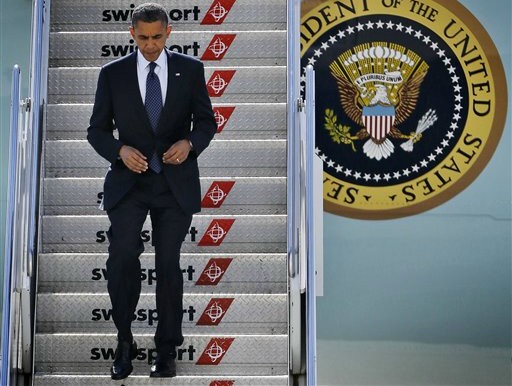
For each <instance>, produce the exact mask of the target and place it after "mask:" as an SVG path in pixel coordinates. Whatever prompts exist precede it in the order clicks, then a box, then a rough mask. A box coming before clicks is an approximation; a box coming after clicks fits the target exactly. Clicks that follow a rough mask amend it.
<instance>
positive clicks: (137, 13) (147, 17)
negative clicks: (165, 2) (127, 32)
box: [132, 3, 169, 27]
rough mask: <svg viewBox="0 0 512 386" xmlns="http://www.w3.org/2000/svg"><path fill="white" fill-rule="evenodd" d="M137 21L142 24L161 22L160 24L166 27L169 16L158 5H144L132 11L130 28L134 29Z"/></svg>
mask: <svg viewBox="0 0 512 386" xmlns="http://www.w3.org/2000/svg"><path fill="white" fill-rule="evenodd" d="M138 21H142V22H144V23H153V22H155V21H161V22H162V24H164V25H165V26H167V25H168V24H169V16H168V15H167V11H166V10H165V8H164V7H163V6H161V5H160V4H157V3H144V4H141V5H139V6H138V7H137V8H135V9H134V10H133V14H132V27H135V26H136V25H137V22H138Z"/></svg>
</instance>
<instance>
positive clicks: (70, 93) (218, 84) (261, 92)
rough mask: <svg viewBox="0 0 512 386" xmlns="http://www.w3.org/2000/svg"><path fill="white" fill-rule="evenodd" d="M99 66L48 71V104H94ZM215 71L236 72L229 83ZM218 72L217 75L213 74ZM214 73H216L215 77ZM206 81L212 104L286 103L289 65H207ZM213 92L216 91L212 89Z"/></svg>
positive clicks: (59, 68)
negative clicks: (287, 67)
mask: <svg viewBox="0 0 512 386" xmlns="http://www.w3.org/2000/svg"><path fill="white" fill-rule="evenodd" d="M99 71H100V68H99V67H85V68H74V67H58V68H50V69H49V70H48V103H93V102H94V94H95V92H96V85H97V80H98V74H99ZM216 71H234V72H232V73H230V74H231V75H232V79H231V80H230V81H229V82H228V81H227V77H226V75H223V74H219V73H218V72H217V73H214V72H216ZM214 74H215V75H214ZM212 75H214V76H212ZM205 78H206V83H207V84H214V86H215V93H213V94H212V98H211V99H212V103H221V102H222V103H231V102H238V103H241V102H253V103H254V102H266V103H276V102H281V103H284V102H286V67H285V66H268V67H265V66H255V67H249V66H246V67H235V66H228V67H210V66H209V65H206V66H205ZM212 92H213V91H212Z"/></svg>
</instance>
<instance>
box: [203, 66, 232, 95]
mask: <svg viewBox="0 0 512 386" xmlns="http://www.w3.org/2000/svg"><path fill="white" fill-rule="evenodd" d="M235 72H236V70H219V71H214V73H213V74H212V76H210V80H209V81H208V83H207V84H206V85H207V87H208V95H210V97H212V98H213V97H220V96H222V94H224V91H225V90H226V88H227V87H228V85H229V82H231V79H233V76H235Z"/></svg>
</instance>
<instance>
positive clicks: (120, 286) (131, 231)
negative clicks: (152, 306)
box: [107, 171, 192, 357]
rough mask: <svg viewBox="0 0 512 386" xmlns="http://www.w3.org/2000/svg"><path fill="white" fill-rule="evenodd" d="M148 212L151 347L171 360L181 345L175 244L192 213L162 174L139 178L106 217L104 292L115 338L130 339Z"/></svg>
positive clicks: (180, 295)
mask: <svg viewBox="0 0 512 386" xmlns="http://www.w3.org/2000/svg"><path fill="white" fill-rule="evenodd" d="M148 212H149V214H150V217H151V223H152V228H153V233H152V241H153V245H154V247H155V270H156V277H157V280H156V308H157V312H158V326H157V329H156V333H155V345H156V349H157V351H158V352H159V353H160V354H162V355H167V354H168V355H171V357H175V356H176V351H175V347H176V346H180V345H181V344H182V343H183V334H182V331H181V323H182V319H183V274H182V272H181V267H180V249H181V244H182V243H183V240H184V238H185V235H186V234H187V232H188V229H189V227H190V223H191V222H192V215H190V214H186V213H184V212H183V211H182V210H181V208H180V207H179V205H178V203H177V202H176V200H175V198H174V196H173V194H172V192H171V191H170V189H169V187H168V184H167V181H166V180H165V177H164V176H163V175H162V174H155V173H154V172H152V171H148V172H146V173H143V174H141V175H140V176H139V177H138V181H137V183H136V184H135V186H134V187H133V188H132V189H131V190H130V192H129V193H127V195H126V196H125V197H123V199H122V200H121V201H120V202H119V204H118V205H116V206H115V207H114V208H112V209H110V210H109V211H108V212H107V214H108V217H109V219H110V229H109V231H108V232H107V235H108V238H109V242H110V245H109V248H108V252H109V257H108V260H107V279H108V293H109V295H110V300H111V302H112V317H113V320H114V324H115V326H116V327H117V331H118V335H117V337H118V340H124V341H130V342H131V341H132V339H133V336H132V332H131V323H132V319H133V316H134V313H135V310H136V307H137V303H138V301H139V296H140V291H141V266H140V260H139V256H140V254H141V253H142V252H143V251H144V244H143V242H142V239H141V231H142V227H143V225H144V222H145V220H146V217H147V214H148Z"/></svg>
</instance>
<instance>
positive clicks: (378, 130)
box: [363, 105, 395, 141]
mask: <svg viewBox="0 0 512 386" xmlns="http://www.w3.org/2000/svg"><path fill="white" fill-rule="evenodd" d="M363 123H364V126H365V128H366V131H367V132H368V134H370V136H371V137H372V138H373V139H375V140H377V141H380V140H383V139H384V138H386V136H387V135H388V133H389V132H390V131H391V128H392V127H393V125H394V124H395V107H394V106H381V105H376V106H366V107H363Z"/></svg>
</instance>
